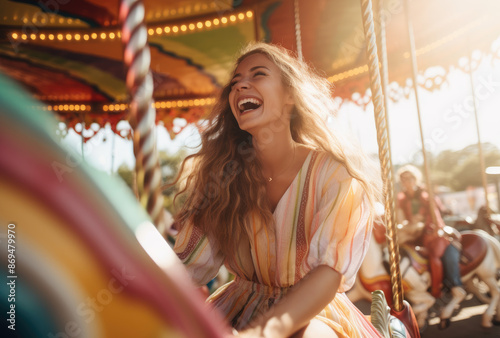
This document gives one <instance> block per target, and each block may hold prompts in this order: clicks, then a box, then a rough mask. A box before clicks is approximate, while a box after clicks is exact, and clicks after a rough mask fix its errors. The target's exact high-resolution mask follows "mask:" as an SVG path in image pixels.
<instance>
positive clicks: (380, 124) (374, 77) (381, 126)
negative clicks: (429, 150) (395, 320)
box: [360, 0, 403, 311]
mask: <svg viewBox="0 0 500 338" xmlns="http://www.w3.org/2000/svg"><path fill="white" fill-rule="evenodd" d="M360 1H361V11H362V16H363V27H364V31H365V40H366V51H367V54H368V67H369V70H370V88H371V91H372V99H373V106H374V110H375V123H376V127H377V142H378V153H379V158H380V166H381V170H382V179H383V181H384V192H385V205H384V206H385V219H386V223H387V234H388V236H389V254H390V255H389V258H390V265H391V284H392V295H393V303H394V309H395V310H396V311H401V310H402V309H403V287H402V281H401V271H400V269H399V246H398V240H397V233H396V223H395V218H396V213H395V206H394V187H393V174H392V161H391V150H390V148H389V136H388V134H389V131H388V127H387V119H386V116H385V115H386V114H385V108H384V102H383V101H384V95H383V93H382V88H381V79H380V70H379V61H378V55H377V43H376V36H375V27H374V24H373V12H372V2H371V0H360Z"/></svg>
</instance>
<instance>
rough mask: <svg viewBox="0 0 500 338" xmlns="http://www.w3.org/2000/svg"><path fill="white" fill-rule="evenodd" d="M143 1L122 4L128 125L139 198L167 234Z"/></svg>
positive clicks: (130, 0)
mask: <svg viewBox="0 0 500 338" xmlns="http://www.w3.org/2000/svg"><path fill="white" fill-rule="evenodd" d="M144 13H145V11H144V5H143V4H142V1H141V0H122V1H121V4H120V22H122V42H123V44H124V45H125V49H124V62H125V64H126V65H127V68H128V71H127V79H126V83H127V88H128V90H129V93H130V96H131V102H130V115H129V122H130V125H131V127H132V130H133V140H134V155H135V158H136V167H135V170H136V173H137V175H136V177H137V188H138V195H139V196H138V198H139V201H140V202H141V204H142V206H143V207H144V208H145V209H146V210H147V212H148V213H149V215H150V217H151V219H152V220H153V222H154V224H155V225H156V227H157V228H158V230H160V232H162V233H164V231H165V230H166V229H165V224H164V222H163V195H162V194H161V190H160V186H161V172H160V166H159V163H158V154H157V151H156V125H155V119H156V110H155V108H154V102H153V87H154V86H153V77H152V75H151V72H150V70H149V66H150V63H151V54H150V52H149V46H148V41H147V40H148V39H147V38H148V33H147V29H146V25H145V24H144Z"/></svg>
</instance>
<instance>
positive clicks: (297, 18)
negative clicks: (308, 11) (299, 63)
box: [293, 0, 304, 60]
mask: <svg viewBox="0 0 500 338" xmlns="http://www.w3.org/2000/svg"><path fill="white" fill-rule="evenodd" d="M293 12H294V15H295V41H296V43H297V57H298V59H299V60H304V58H303V56H302V35H301V29H300V13H299V0H294V1H293Z"/></svg>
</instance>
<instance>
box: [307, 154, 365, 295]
mask: <svg viewBox="0 0 500 338" xmlns="http://www.w3.org/2000/svg"><path fill="white" fill-rule="evenodd" d="M319 183H320V185H319V187H318V191H319V195H318V201H317V203H318V207H317V208H316V212H315V214H314V218H313V225H312V227H311V231H312V233H311V236H310V238H311V242H310V252H309V255H308V264H309V265H310V266H311V268H314V267H316V266H319V265H327V266H329V267H331V268H332V269H334V270H335V271H337V272H339V273H340V274H342V276H343V278H342V281H341V284H340V287H339V290H338V291H339V292H345V291H347V290H349V289H350V288H351V287H352V285H353V284H354V281H355V278H356V273H357V272H358V270H359V268H360V266H361V263H362V262H363V259H364V257H365V255H366V251H367V249H368V245H369V241H370V236H371V234H372V226H373V217H372V215H371V210H370V206H369V202H368V199H367V197H366V194H365V192H364V190H363V188H362V186H361V185H360V183H359V181H357V180H356V179H354V178H353V177H352V176H350V175H349V173H348V172H347V170H346V169H345V168H344V167H343V166H342V165H340V164H339V163H338V162H335V161H332V163H331V164H330V165H328V166H327V167H326V168H325V169H324V170H323V173H322V179H321V180H319Z"/></svg>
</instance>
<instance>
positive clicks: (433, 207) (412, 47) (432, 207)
mask: <svg viewBox="0 0 500 338" xmlns="http://www.w3.org/2000/svg"><path fill="white" fill-rule="evenodd" d="M404 5H405V13H406V22H407V30H408V40H409V42H410V55H411V68H412V80H413V91H414V93H415V103H416V105H417V115H418V126H419V130H420V140H421V142H422V155H423V158H424V173H425V175H424V176H425V184H426V186H427V193H428V194H429V207H430V210H431V218H432V222H433V223H434V224H438V223H437V219H436V201H435V199H434V190H433V187H432V184H431V178H430V169H429V161H428V158H427V151H426V149H425V140H424V131H423V128H422V116H421V114H420V101H419V99H418V83H417V75H418V66H417V53H416V52H415V38H414V35H413V25H412V22H411V15H410V9H409V4H408V0H405V2H404Z"/></svg>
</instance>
